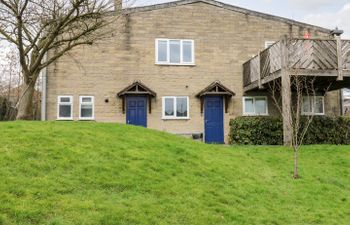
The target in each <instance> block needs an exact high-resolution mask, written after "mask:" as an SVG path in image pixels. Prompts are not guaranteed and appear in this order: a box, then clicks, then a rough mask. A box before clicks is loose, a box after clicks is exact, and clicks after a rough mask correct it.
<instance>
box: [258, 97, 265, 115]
mask: <svg viewBox="0 0 350 225" xmlns="http://www.w3.org/2000/svg"><path fill="white" fill-rule="evenodd" d="M266 108H267V105H266V99H265V98H256V99H255V113H256V114H266V111H267V110H266Z"/></svg>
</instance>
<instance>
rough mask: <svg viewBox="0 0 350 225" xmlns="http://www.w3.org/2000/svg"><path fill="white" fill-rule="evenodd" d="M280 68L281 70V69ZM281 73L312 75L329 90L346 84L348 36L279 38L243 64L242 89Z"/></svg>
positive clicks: (255, 87)
mask: <svg viewBox="0 0 350 225" xmlns="http://www.w3.org/2000/svg"><path fill="white" fill-rule="evenodd" d="M282 71H283V72H282ZM282 74H288V75H291V76H293V75H294V76H313V77H316V79H317V82H318V84H319V85H325V86H327V85H328V84H329V83H330V82H331V83H332V85H331V86H330V87H329V90H336V89H340V88H343V87H349V86H350V40H341V39H340V37H335V38H334V39H329V40H325V39H283V40H281V41H278V42H276V43H275V44H274V45H272V46H270V47H269V48H267V49H265V50H263V51H261V52H260V53H259V54H258V55H256V56H255V57H253V58H251V59H250V60H249V61H247V62H246V63H244V64H243V88H244V91H245V92H248V91H255V90H259V89H264V88H265V87H266V84H267V83H269V82H271V81H273V80H275V79H279V78H280V77H281V76H282Z"/></svg>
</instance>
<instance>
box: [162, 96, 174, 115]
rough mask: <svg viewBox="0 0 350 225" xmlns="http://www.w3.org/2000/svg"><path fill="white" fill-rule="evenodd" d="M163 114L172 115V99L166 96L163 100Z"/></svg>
mask: <svg viewBox="0 0 350 225" xmlns="http://www.w3.org/2000/svg"><path fill="white" fill-rule="evenodd" d="M164 110H165V112H164V114H165V116H174V99H173V98H166V99H165V100H164Z"/></svg>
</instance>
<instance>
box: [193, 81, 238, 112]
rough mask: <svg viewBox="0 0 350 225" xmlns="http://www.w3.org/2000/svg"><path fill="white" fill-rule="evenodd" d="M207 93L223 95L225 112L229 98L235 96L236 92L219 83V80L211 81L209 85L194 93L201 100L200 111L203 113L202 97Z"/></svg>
mask: <svg viewBox="0 0 350 225" xmlns="http://www.w3.org/2000/svg"><path fill="white" fill-rule="evenodd" d="M208 95H221V96H224V97H225V113H227V109H228V102H229V99H230V98H231V97H232V96H235V95H236V94H235V93H234V92H233V91H231V90H230V89H228V88H227V87H225V86H224V85H222V84H221V83H220V81H215V82H213V83H211V84H210V85H209V86H207V87H206V88H204V89H203V90H201V91H200V92H199V93H198V94H197V95H196V97H197V98H200V100H201V113H203V106H204V97H205V96H208Z"/></svg>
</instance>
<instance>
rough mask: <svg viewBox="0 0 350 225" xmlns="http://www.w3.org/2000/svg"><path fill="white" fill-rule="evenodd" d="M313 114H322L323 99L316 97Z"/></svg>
mask: <svg viewBox="0 0 350 225" xmlns="http://www.w3.org/2000/svg"><path fill="white" fill-rule="evenodd" d="M315 113H323V98H322V97H316V102H315Z"/></svg>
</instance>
